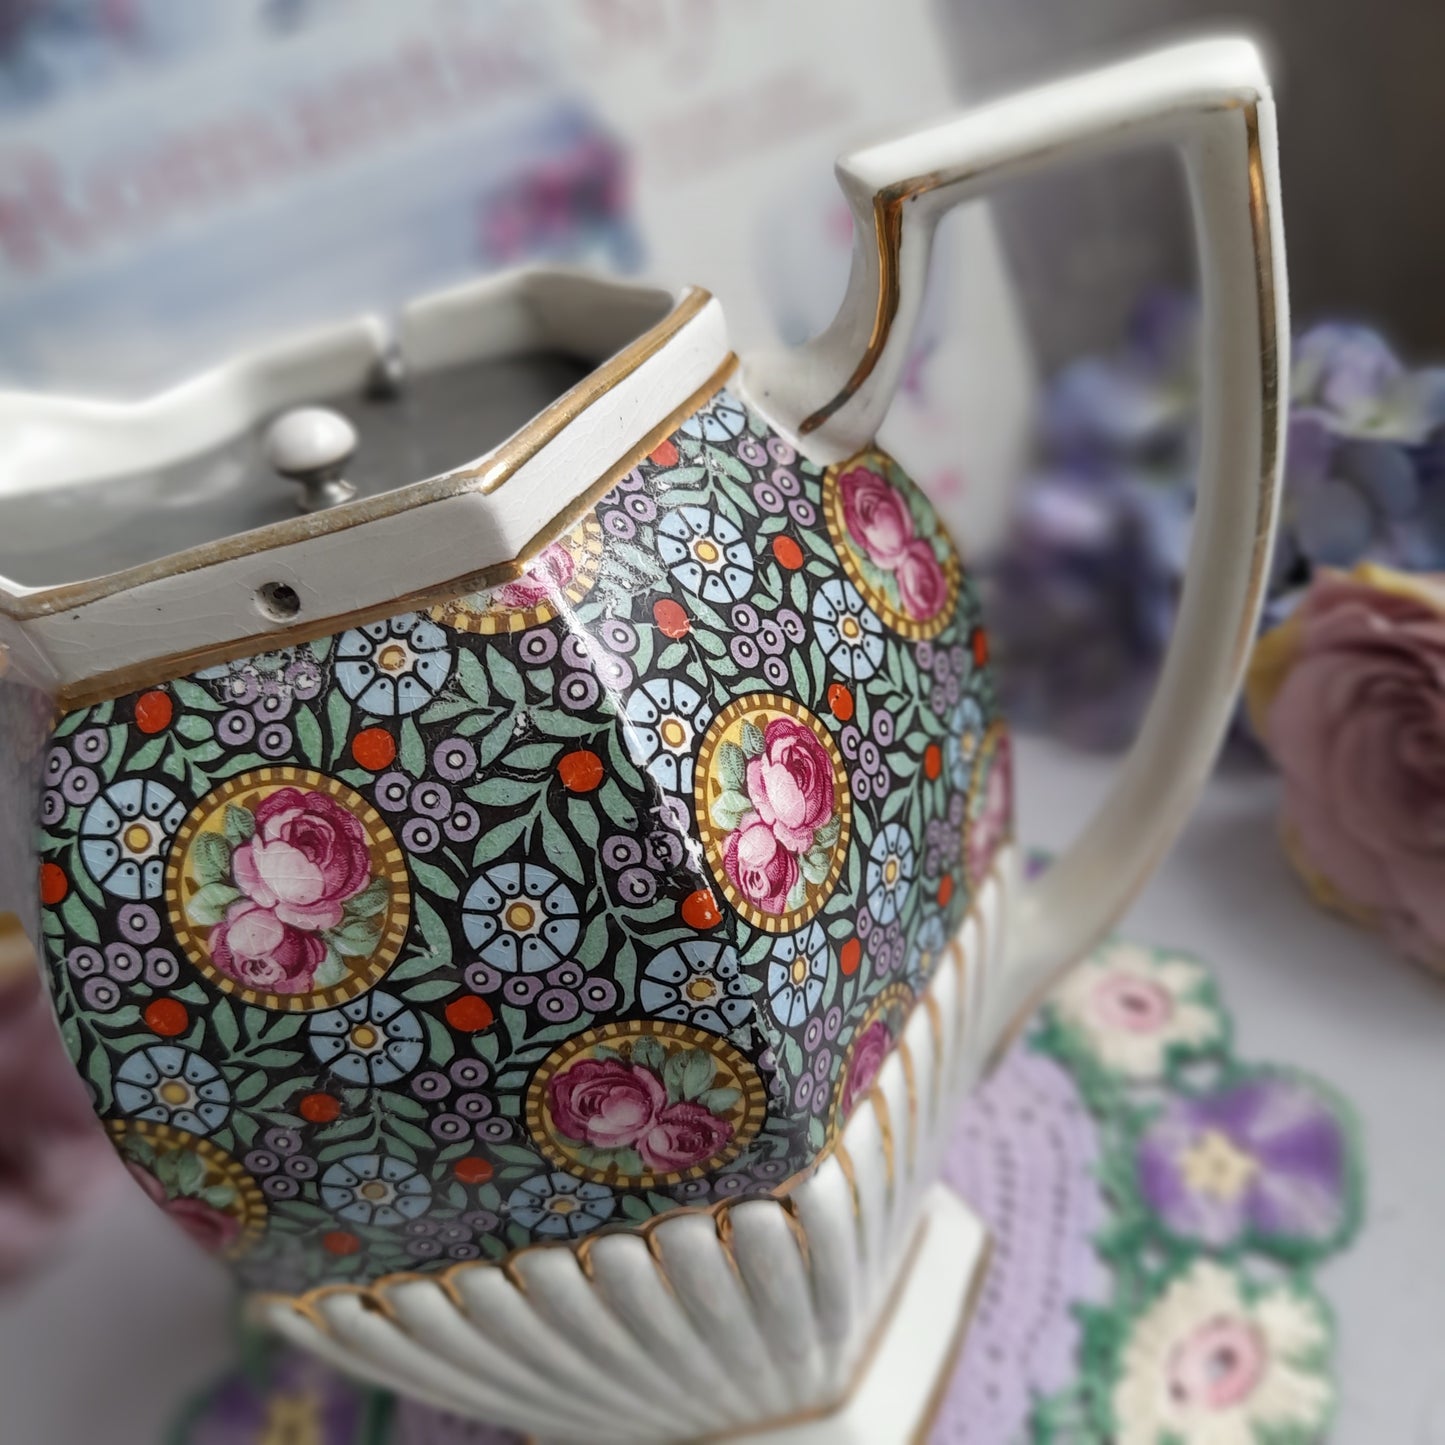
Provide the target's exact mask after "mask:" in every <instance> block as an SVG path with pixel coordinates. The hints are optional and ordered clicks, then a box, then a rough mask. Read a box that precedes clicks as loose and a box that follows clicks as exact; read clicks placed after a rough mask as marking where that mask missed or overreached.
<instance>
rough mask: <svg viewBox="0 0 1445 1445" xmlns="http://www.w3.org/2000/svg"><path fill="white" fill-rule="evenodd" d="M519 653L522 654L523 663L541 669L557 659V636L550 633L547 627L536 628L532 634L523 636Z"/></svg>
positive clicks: (518, 647) (527, 633) (518, 645)
mask: <svg viewBox="0 0 1445 1445" xmlns="http://www.w3.org/2000/svg"><path fill="white" fill-rule="evenodd" d="M517 651H518V652H519V653H520V654H521V657H522V661H523V662H525V663H528V664H529V665H531V666H532V667H541V666H542V665H543V664H544V663H548V662H551V660H552V659H553V658H554V657H556V655H557V635H556V633H554V632H549V631H548V630H547V629H546V628H545V627H534V628H533V629H532V630H531V631H530V632H524V633H523V634H522V640H521V641H520V642H519V643H518V644H517Z"/></svg>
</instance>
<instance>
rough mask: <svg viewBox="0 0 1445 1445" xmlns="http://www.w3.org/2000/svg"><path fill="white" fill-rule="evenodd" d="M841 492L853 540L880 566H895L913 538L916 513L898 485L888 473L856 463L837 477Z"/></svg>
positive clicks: (845, 519)
mask: <svg viewBox="0 0 1445 1445" xmlns="http://www.w3.org/2000/svg"><path fill="white" fill-rule="evenodd" d="M838 495H839V496H840V497H841V498H842V500H843V520H844V522H846V523H847V525H848V531H849V533H850V535H851V536H852V538H853V540H854V541H855V542H857V543H858V545H859V546H860V547H862V549H863V550H864V551H865V552H866V553H867V554H868V555H869V557H871V558H872V559H873V561H874V562H876V563H877V564H878V565H879V566H880V567H887V568H889V569H891V568H893V567H896V566H897V565H898V561H899V559H900V558H901V557H902V556H903V551H904V548H905V547H907V545H908V544H909V542H911V541H912V540H913V514H912V513H911V512H910V511H909V510H908V503H907V502H906V501H904V499H903V498H902V497H901V496H900V495H899V493H898V489H897V488H896V487H895V486H894V485H893V484H892V483H891V482H890V481H889V480H888V478H887V477H884V476H880V475H879V474H878V473H877V472H873V471H869V470H868V468H867V467H854V468H853V470H852V471H851V472H844V473H843V475H842V476H841V477H839V478H838Z"/></svg>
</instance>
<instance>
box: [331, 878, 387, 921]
mask: <svg viewBox="0 0 1445 1445" xmlns="http://www.w3.org/2000/svg"><path fill="white" fill-rule="evenodd" d="M390 901H391V888H390V886H389V885H388V884H387V881H386V879H385V878H373V879H372V880H371V882H370V883H368V884H367V885H366V887H365V888H363V889H362V890H361V892H360V893H358V894H357V895H356V897H354V898H348V899H347V900H346V903H345V904H344V905H343V908H342V912H344V913H345V914H346V915H347V916H348V917H350V918H373V917H375V916H376V915H377V914H378V913H380V912H381V911H382V910H383V909H384V908H385V907H386V905H387V904H388V903H389V902H390Z"/></svg>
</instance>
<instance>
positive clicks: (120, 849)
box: [80, 778, 186, 898]
mask: <svg viewBox="0 0 1445 1445" xmlns="http://www.w3.org/2000/svg"><path fill="white" fill-rule="evenodd" d="M185 816H186V805H185V804H184V803H182V802H181V801H180V800H179V799H178V798H177V797H176V795H175V794H174V793H173V792H171V790H170V789H169V788H168V787H166V785H165V784H164V783H158V782H154V781H152V780H150V779H147V778H123V779H121V781H120V782H118V783H112V784H111V785H110V787H108V788H107V789H106V790H105V791H104V792H103V793H101V794H100V795H99V796H98V797H96V798H94V799H92V801H91V804H90V806H89V807H88V808H87V809H86V810H85V816H84V817H83V818H82V819H81V820H80V857H81V861H82V862H83V863H84V864H85V871H86V872H87V873H89V874H90V876H91V877H92V878H94V879H95V881H96V882H97V883H98V884H100V886H101V887H102V888H104V889H105V891H106V892H107V893H113V894H114V895H115V896H116V897H117V898H159V897H160V896H161V894H162V893H163V892H164V891H165V874H166V856H165V855H166V850H167V848H168V846H169V844H170V841H171V839H172V838H173V837H174V836H175V832H176V829H178V828H179V827H180V826H181V824H182V823H183V822H184V821H185Z"/></svg>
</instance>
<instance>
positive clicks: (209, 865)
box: [191, 823, 255, 883]
mask: <svg viewBox="0 0 1445 1445" xmlns="http://www.w3.org/2000/svg"><path fill="white" fill-rule="evenodd" d="M254 826H255V824H254V823H253V824H252V827H254ZM191 871H192V872H193V873H195V875H196V879H197V881H198V882H200V883H220V882H222V881H223V880H227V879H229V878H230V876H231V845H230V844H229V843H228V842H227V841H226V840H225V838H224V837H222V836H221V834H219V833H200V834H198V835H197V836H196V840H195V842H194V843H193V844H192V845H191Z"/></svg>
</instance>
